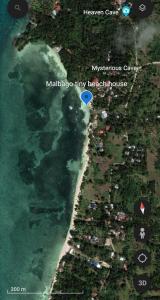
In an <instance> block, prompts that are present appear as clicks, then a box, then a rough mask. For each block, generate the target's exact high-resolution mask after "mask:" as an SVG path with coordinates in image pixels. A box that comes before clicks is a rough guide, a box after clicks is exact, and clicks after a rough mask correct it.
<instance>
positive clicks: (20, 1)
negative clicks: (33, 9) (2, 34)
mask: <svg viewBox="0 0 160 300" xmlns="http://www.w3.org/2000/svg"><path fill="white" fill-rule="evenodd" d="M7 9H8V12H9V14H10V15H11V16H12V17H14V18H22V17H25V15H26V14H27V13H28V3H27V1H26V0H10V1H9V3H8V7H7Z"/></svg>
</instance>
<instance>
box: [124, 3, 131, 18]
mask: <svg viewBox="0 0 160 300" xmlns="http://www.w3.org/2000/svg"><path fill="white" fill-rule="evenodd" d="M130 12H131V8H130V6H129V5H125V6H123V7H122V14H123V16H125V17H127V16H129V14H130Z"/></svg>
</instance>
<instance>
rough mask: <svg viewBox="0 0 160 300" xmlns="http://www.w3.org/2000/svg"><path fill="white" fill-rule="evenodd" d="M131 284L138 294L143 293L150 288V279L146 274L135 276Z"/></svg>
mask: <svg viewBox="0 0 160 300" xmlns="http://www.w3.org/2000/svg"><path fill="white" fill-rule="evenodd" d="M133 284H134V287H135V289H136V291H137V292H138V293H144V292H146V291H147V290H149V288H150V278H149V277H148V276H147V275H146V274H142V275H136V276H135V277H134V279H133Z"/></svg>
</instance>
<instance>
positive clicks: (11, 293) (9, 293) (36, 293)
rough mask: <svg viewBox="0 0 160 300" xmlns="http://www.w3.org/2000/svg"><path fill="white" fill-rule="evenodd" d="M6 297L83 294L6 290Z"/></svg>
mask: <svg viewBox="0 0 160 300" xmlns="http://www.w3.org/2000/svg"><path fill="white" fill-rule="evenodd" d="M7 294H8V295H46V296H51V295H83V294H84V292H81V293H64V292H63V293H62V292H57V293H46V292H9V291H8V290H7Z"/></svg>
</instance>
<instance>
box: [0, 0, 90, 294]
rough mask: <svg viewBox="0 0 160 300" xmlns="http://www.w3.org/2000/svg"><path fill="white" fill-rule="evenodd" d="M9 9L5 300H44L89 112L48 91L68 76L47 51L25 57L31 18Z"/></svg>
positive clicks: (1, 133) (1, 62) (69, 96)
mask: <svg viewBox="0 0 160 300" xmlns="http://www.w3.org/2000/svg"><path fill="white" fill-rule="evenodd" d="M6 3H7V1H5V0H1V3H0V66H1V71H0V203H1V206H0V299H3V300H10V299H12V300H17V299H29V300H30V299H31V300H38V299H39V300H40V299H47V297H41V296H40V295H36V294H35V295H27V296H24V295H21V296H17V295H9V294H7V290H8V291H9V292H10V291H11V288H12V287H18V288H20V289H23V291H24V289H25V291H27V292H34V293H39V292H43V291H44V290H45V288H46V287H48V286H49V285H50V283H51V278H52V274H53V273H54V271H55V267H56V264H57V260H58V256H59V253H60V250H61V247H62V245H63V242H64V239H65V235H66V233H67V230H68V227H69V222H70V216H71V211H72V198H73V191H74V189H75V183H76V179H77V174H78V169H79V164H80V159H81V154H82V147H83V142H84V135H83V134H82V132H83V130H84V128H85V124H84V121H83V118H84V113H83V112H82V110H81V109H80V100H79V97H78V96H77V94H76V92H75V90H74V89H65V88H63V89H62V88H54V89H46V87H45V83H46V80H57V79H61V78H63V79H64V78H65V77H66V74H65V72H64V70H63V69H60V67H59V66H58V63H57V58H56V57H55V56H51V55H50V54H49V53H50V52H49V49H48V48H47V47H46V46H45V45H43V44H41V45H33V46H31V47H30V48H27V49H26V50H25V51H23V52H22V53H21V54H17V51H16V49H14V47H13V45H12V40H13V37H14V36H15V35H16V34H17V33H19V32H22V31H23V30H24V28H25V24H26V22H27V19H23V20H18V21H17V20H13V19H12V18H11V17H10V16H8V14H7V12H6ZM70 106H71V107H72V109H71V107H70ZM75 162H76V164H75ZM72 164H73V166H74V168H73V169H72ZM75 165H76V166H77V171H76V169H75ZM68 166H70V168H68Z"/></svg>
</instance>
